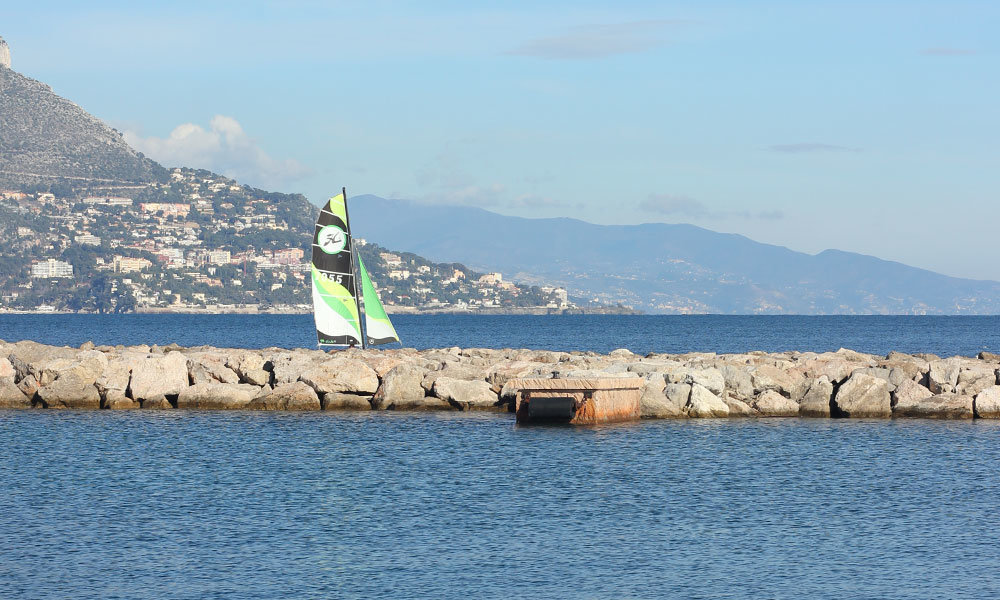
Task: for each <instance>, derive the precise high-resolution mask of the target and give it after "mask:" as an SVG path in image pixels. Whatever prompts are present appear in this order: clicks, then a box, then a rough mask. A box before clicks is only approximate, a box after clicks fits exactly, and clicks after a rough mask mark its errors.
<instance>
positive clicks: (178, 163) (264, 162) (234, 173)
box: [124, 115, 310, 188]
mask: <svg viewBox="0 0 1000 600" xmlns="http://www.w3.org/2000/svg"><path fill="white" fill-rule="evenodd" d="M124 136H125V141H127V142H128V143H129V144H130V145H131V146H132V147H133V148H135V149H136V150H138V151H140V152H142V153H143V154H145V155H146V156H149V157H150V158H152V159H153V160H155V161H157V162H159V163H162V164H163V165H164V166H167V167H191V168H195V169H208V170H210V171H214V172H216V173H221V174H223V175H225V176H226V177H231V178H233V179H236V180H237V181H239V182H241V183H249V184H251V185H255V186H260V187H264V188H274V187H281V186H283V185H287V184H289V183H291V182H293V181H295V180H298V179H301V178H303V177H305V176H307V175H309V174H310V170H309V169H308V168H307V167H306V166H304V165H303V164H302V163H300V162H298V161H296V160H294V159H290V158H286V159H276V158H273V157H271V156H270V155H269V154H267V152H265V151H264V150H263V149H262V148H261V147H260V146H259V145H258V144H257V142H256V141H255V140H253V139H252V138H251V137H250V136H248V135H247V134H246V132H245V131H244V130H243V127H242V126H241V125H240V123H239V121H237V120H236V119H234V118H232V117H227V116H224V115H216V116H214V117H212V120H211V121H210V122H209V127H208V129H205V128H203V127H202V126H200V125H197V124H195V123H184V124H182V125H178V126H177V127H175V128H174V130H173V131H171V132H170V135H169V136H167V137H166V138H158V137H142V136H141V135H139V134H138V133H136V132H134V131H125V133H124Z"/></svg>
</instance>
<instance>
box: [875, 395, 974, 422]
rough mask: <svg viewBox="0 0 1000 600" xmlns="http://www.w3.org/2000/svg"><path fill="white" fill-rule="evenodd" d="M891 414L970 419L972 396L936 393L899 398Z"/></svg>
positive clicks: (895, 415) (896, 415) (897, 415)
mask: <svg viewBox="0 0 1000 600" xmlns="http://www.w3.org/2000/svg"><path fill="white" fill-rule="evenodd" d="M892 415H893V416H894V417H916V418H924V419H971V418H972V416H973V410H972V396H963V395H960V394H936V395H934V396H930V397H927V398H921V399H907V400H906V401H902V400H901V401H900V402H898V403H897V404H896V408H895V410H893V413H892Z"/></svg>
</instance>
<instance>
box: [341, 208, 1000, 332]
mask: <svg viewBox="0 0 1000 600" xmlns="http://www.w3.org/2000/svg"><path fill="white" fill-rule="evenodd" d="M351 218H352V220H353V222H354V226H355V227H356V229H357V231H364V232H365V235H366V237H368V238H369V239H371V240H374V241H376V242H378V243H380V244H382V245H385V246H388V247H391V248H397V249H400V250H406V251H409V252H415V253H418V254H421V255H423V256H426V257H427V258H429V259H431V260H435V261H462V262H464V263H465V264H468V265H469V266H470V267H472V268H479V269H481V268H486V266H487V265H488V266H489V268H491V269H496V270H498V271H500V272H502V273H503V274H504V275H505V276H506V277H509V278H514V279H516V280H519V281H523V282H529V283H530V282H535V281H546V282H548V283H549V284H550V285H560V286H563V287H565V288H567V289H568V290H569V292H570V294H574V295H578V296H584V297H598V298H600V299H601V300H602V301H604V302H608V303H614V302H624V303H627V304H631V305H633V306H635V307H636V308H640V309H642V310H646V311H649V312H661V313H687V312H697V313H738V314H739V313H744V314H754V313H769V314H780V313H795V314H998V313H1000V283H997V282H993V281H974V280H969V279H958V278H955V277H947V276H945V275H941V274H938V273H934V272H931V271H927V270H924V269H918V268H914V267H910V266H907V265H904V264H901V263H897V262H890V261H885V260H880V259H878V258H875V257H872V256H865V255H861V254H855V253H851V252H842V251H839V250H827V251H825V252H821V253H820V254H817V255H810V254H805V253H802V252H795V251H792V250H789V249H788V248H784V247H781V246H773V245H769V244H761V243H758V242H755V241H753V240H751V239H748V238H746V237H744V236H741V235H735V234H723V233H716V232H713V231H709V230H707V229H702V228H700V227H695V226H693V225H667V224H645V225H628V226H610V225H595V224H592V223H586V222H583V221H579V220H576V219H567V218H559V219H525V218H519V217H507V216H503V215H498V214H496V213H492V212H489V211H486V210H482V209H478V208H471V207H461V206H434V205H425V204H417V203H413V202H408V201H402V200H386V199H383V198H378V197H376V196H357V197H355V198H354V199H353V201H352V204H351Z"/></svg>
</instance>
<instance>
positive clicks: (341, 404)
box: [322, 392, 372, 410]
mask: <svg viewBox="0 0 1000 600" xmlns="http://www.w3.org/2000/svg"><path fill="white" fill-rule="evenodd" d="M322 404H323V410H371V409H372V397H371V396H362V395H360V394H347V393H344V392H328V393H326V394H323V403H322Z"/></svg>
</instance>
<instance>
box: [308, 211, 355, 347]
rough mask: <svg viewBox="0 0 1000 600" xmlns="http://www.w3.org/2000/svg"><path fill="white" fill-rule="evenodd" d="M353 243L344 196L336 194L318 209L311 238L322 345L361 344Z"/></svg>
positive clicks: (317, 322)
mask: <svg viewBox="0 0 1000 600" xmlns="http://www.w3.org/2000/svg"><path fill="white" fill-rule="evenodd" d="M353 246H354V244H353V241H352V240H351V235H350V228H349V227H348V224H347V206H346V200H345V198H344V194H337V195H336V196H334V197H333V198H330V200H329V201H328V202H327V203H326V205H325V206H324V207H323V209H322V210H320V213H319V218H318V219H317V221H316V230H315V232H314V233H313V242H312V292H313V293H312V296H313V314H314V315H315V318H316V337H317V339H318V340H319V343H320V344H321V345H324V344H330V345H337V346H354V345H356V346H360V345H361V322H360V319H359V316H358V302H357V298H356V297H355V290H356V289H357V286H356V285H355V281H354V261H353V254H352V253H353V252H354V247H353Z"/></svg>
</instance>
